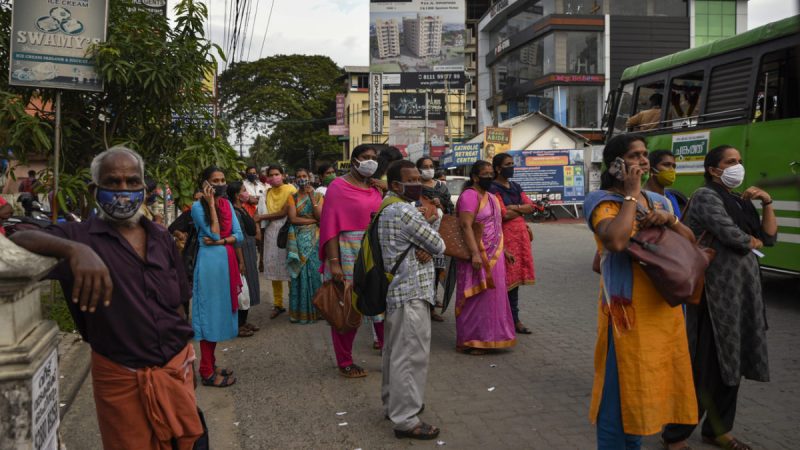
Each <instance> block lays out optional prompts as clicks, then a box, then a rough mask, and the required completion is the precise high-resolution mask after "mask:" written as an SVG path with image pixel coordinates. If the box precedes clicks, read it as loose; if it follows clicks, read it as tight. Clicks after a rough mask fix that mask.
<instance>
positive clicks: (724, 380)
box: [662, 145, 778, 450]
mask: <svg viewBox="0 0 800 450" xmlns="http://www.w3.org/2000/svg"><path fill="white" fill-rule="evenodd" d="M704 168H705V173H704V174H703V175H704V177H705V179H706V185H705V186H703V187H701V188H700V189H698V190H697V191H695V193H694V194H693V195H692V199H691V200H690V202H689V207H688V210H687V213H686V217H685V222H686V224H687V225H688V226H689V227H690V228H691V229H692V231H694V234H695V236H697V237H698V239H699V240H700V241H701V242H703V243H707V244H708V243H710V245H711V247H713V248H714V250H716V252H717V254H716V257H715V258H714V260H713V261H712V262H711V265H710V266H709V267H708V269H707V270H706V285H705V291H704V295H703V298H702V300H701V302H700V304H699V305H697V306H689V307H688V308H687V314H686V326H687V331H688V336H689V347H690V351H691V353H692V368H693V371H694V382H695V388H696V391H697V403H698V407H699V409H700V414H699V415H698V417H700V418H702V417H703V413H704V412H706V413H707V415H706V418H705V421H704V422H703V428H702V436H703V441H704V442H706V443H710V444H714V445H717V446H719V447H722V448H726V449H731V450H746V449H749V448H750V447H749V446H748V445H747V444H744V443H742V442H741V441H739V440H737V439H736V438H734V437H732V436H731V435H730V434H729V433H730V431H731V429H733V422H734V418H735V416H736V402H737V397H738V392H739V383H740V380H741V378H742V377H745V378H747V379H750V380H755V381H769V367H768V364H767V337H766V330H767V320H766V309H765V306H764V300H763V298H762V296H761V273H760V271H759V266H758V256H757V255H759V254H760V252H759V251H758V249H760V248H762V247H764V246H772V245H774V244H775V238H776V235H777V232H778V225H777V221H776V220H775V211H774V210H773V209H772V198H771V197H770V196H769V194H768V193H766V192H765V191H763V190H761V189H759V188H757V187H749V188H747V189H746V190H745V191H744V192H743V193H741V194H739V193H738V192H734V191H733V189H736V188H738V187H739V186H741V185H742V182H743V181H744V166H743V165H742V157H741V155H740V154H739V151H738V150H736V149H735V148H734V147H731V146H728V145H723V146H719V147H716V148H714V149H713V150H711V151H710V152H709V153H708V155H707V156H706V158H705V162H704ZM754 201H759V202H760V203H761V208H762V215H763V217H762V218H759V215H758V212H757V210H756V208H755V206H753V202H754ZM694 428H695V425H669V426H667V427H666V429H665V430H664V433H663V435H662V437H663V438H664V441H665V443H667V444H670V443H676V442H681V441H684V440H686V439H687V438H688V437H689V436H690V435H691V434H692V432H693V431H694Z"/></svg>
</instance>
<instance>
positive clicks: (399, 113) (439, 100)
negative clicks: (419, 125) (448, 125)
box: [389, 92, 445, 120]
mask: <svg viewBox="0 0 800 450" xmlns="http://www.w3.org/2000/svg"><path fill="white" fill-rule="evenodd" d="M427 97H428V98H427V102H426V101H425V94H407V93H403V92H391V93H389V119H391V120H395V119H400V120H415V119H416V120H425V109H426V108H427V109H428V120H445V110H444V94H428V96H427Z"/></svg>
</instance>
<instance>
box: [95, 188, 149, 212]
mask: <svg viewBox="0 0 800 450" xmlns="http://www.w3.org/2000/svg"><path fill="white" fill-rule="evenodd" d="M94 198H95V200H97V206H98V207H99V208H100V209H102V210H103V212H105V213H106V214H108V216H109V217H111V218H112V219H115V220H127V219H130V218H131V217H133V216H134V215H135V214H136V212H137V211H139V208H141V207H142V203H144V188H142V189H139V190H138V191H116V190H112V189H104V188H101V187H98V188H97V190H96V191H95V194H94Z"/></svg>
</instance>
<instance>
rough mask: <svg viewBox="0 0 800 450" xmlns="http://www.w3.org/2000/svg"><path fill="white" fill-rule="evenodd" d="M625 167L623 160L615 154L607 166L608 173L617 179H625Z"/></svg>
mask: <svg viewBox="0 0 800 450" xmlns="http://www.w3.org/2000/svg"><path fill="white" fill-rule="evenodd" d="M627 172H628V171H627V167H625V160H624V159H622V158H620V157H619V156H617V157H616V158H615V159H614V161H613V162H612V163H611V166H610V167H609V168H608V173H609V174H611V175H612V176H613V177H614V178H616V179H617V180H619V181H625V174H626V173H627Z"/></svg>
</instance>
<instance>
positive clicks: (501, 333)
mask: <svg viewBox="0 0 800 450" xmlns="http://www.w3.org/2000/svg"><path fill="white" fill-rule="evenodd" d="M493 178H494V173H493V171H492V165H491V164H489V163H488V162H486V161H478V162H476V163H475V164H474V165H473V166H472V170H471V171H470V181H469V182H468V184H467V188H466V189H464V192H463V193H462V194H461V196H460V197H459V198H458V204H457V205H456V211H457V212H458V220H459V223H460V225H461V228H462V230H464V235H465V240H466V243H467V246H468V247H469V248H470V252H471V254H472V260H471V261H461V260H459V261H458V262H457V265H456V267H457V276H456V286H457V288H456V289H457V293H456V349H457V350H459V351H461V352H464V353H468V354H471V355H481V354H484V353H486V351H487V350H493V349H503V348H510V347H513V346H514V345H516V343H517V338H516V333H515V331H514V319H513V318H512V315H511V307H510V306H509V304H508V291H507V290H506V274H505V271H506V264H507V263H509V264H513V263H514V257H513V256H512V255H511V254H509V253H506V252H505V249H504V248H503V212H502V208H503V207H502V205H501V204H500V201H499V200H498V199H497V197H495V196H494V195H493V194H490V193H489V192H488V189H489V187H490V186H491V185H492V180H493ZM475 221H477V222H479V223H481V224H483V235H482V236H481V239H480V241H478V240H477V239H475V236H474V234H473V232H472V224H473V222H475Z"/></svg>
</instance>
